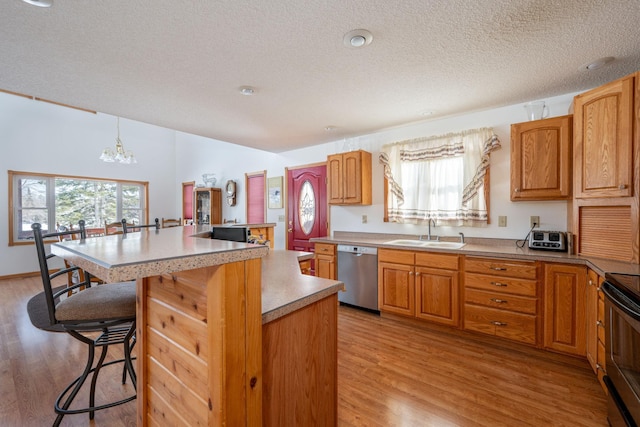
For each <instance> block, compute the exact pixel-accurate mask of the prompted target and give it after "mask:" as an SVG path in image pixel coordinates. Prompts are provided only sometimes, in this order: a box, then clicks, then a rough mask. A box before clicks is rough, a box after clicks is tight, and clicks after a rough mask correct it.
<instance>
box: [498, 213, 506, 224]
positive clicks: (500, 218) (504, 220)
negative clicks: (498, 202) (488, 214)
mask: <svg viewBox="0 0 640 427" xmlns="http://www.w3.org/2000/svg"><path fill="white" fill-rule="evenodd" d="M506 226H507V216H506V215H502V216H499V217H498V227H506Z"/></svg>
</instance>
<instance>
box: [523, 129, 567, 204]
mask: <svg viewBox="0 0 640 427" xmlns="http://www.w3.org/2000/svg"><path fill="white" fill-rule="evenodd" d="M572 125H573V122H572V117H571V116H562V117H554V118H551V119H544V120H535V121H531V122H524V123H516V124H513V125H511V200H512V201H518V200H567V199H569V196H570V195H571V184H572V181H571V146H572V144H573V140H572V139H571V135H572V132H571V128H572Z"/></svg>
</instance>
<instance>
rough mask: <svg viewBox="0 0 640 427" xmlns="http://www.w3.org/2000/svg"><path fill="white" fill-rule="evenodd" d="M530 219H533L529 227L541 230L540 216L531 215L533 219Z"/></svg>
mask: <svg viewBox="0 0 640 427" xmlns="http://www.w3.org/2000/svg"><path fill="white" fill-rule="evenodd" d="M530 218H531V219H530V224H529V225H530V226H531V227H532V228H533V227H535V228H539V227H540V217H539V216H534V215H531V217H530Z"/></svg>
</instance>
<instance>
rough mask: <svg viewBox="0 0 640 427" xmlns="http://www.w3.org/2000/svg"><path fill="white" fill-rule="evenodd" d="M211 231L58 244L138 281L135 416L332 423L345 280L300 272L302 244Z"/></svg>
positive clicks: (85, 261)
mask: <svg viewBox="0 0 640 427" xmlns="http://www.w3.org/2000/svg"><path fill="white" fill-rule="evenodd" d="M207 233H208V229H207V227H202V226H186V227H175V228H167V229H161V230H152V231H142V232H140V233H129V234H127V235H126V236H123V235H116V236H105V237H100V238H90V239H86V240H84V241H70V242H62V243H54V244H53V245H52V252H53V253H55V254H56V255H58V256H61V257H63V258H65V259H67V260H69V261H70V262H72V263H74V264H76V265H78V266H80V267H82V268H83V269H85V270H86V271H88V272H90V273H92V274H94V275H95V276H97V277H99V278H101V279H103V280H105V281H108V282H113V281H122V280H134V279H135V280H136V281H137V299H138V307H137V329H136V336H137V340H138V343H137V345H136V349H137V355H138V359H137V373H138V387H137V390H138V401H137V405H138V409H137V413H138V425H140V426H147V425H176V426H177V425H212V426H217V425H284V424H299V425H302V424H305V425H330V424H335V419H336V407H337V400H336V399H337V296H336V292H338V291H339V290H341V289H342V288H343V285H342V283H340V282H338V281H333V280H324V279H319V278H313V277H309V276H304V275H302V274H301V273H300V270H299V268H298V257H299V256H308V255H303V253H296V252H289V251H271V252H269V248H267V247H265V246H261V245H248V244H244V243H234V242H226V241H220V240H212V239H209V238H207V237H208V234H207ZM106 286H108V285H106Z"/></svg>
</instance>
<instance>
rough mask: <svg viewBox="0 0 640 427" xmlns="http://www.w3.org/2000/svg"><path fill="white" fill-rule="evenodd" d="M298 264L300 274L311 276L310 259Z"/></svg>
mask: <svg viewBox="0 0 640 427" xmlns="http://www.w3.org/2000/svg"><path fill="white" fill-rule="evenodd" d="M298 264H299V265H300V272H301V273H302V274H306V275H308V276H311V260H310V259H305V260H302V261H298Z"/></svg>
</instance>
